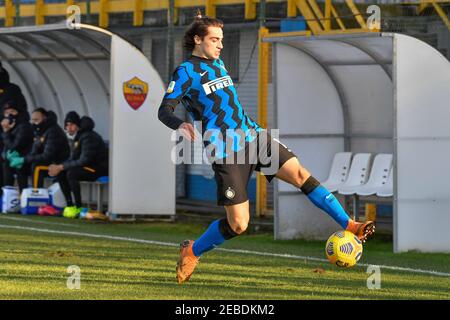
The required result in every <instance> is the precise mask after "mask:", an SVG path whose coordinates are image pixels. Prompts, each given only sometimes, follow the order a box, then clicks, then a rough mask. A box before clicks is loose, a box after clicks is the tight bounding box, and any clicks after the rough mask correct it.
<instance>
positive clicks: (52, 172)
mask: <svg viewBox="0 0 450 320" xmlns="http://www.w3.org/2000/svg"><path fill="white" fill-rule="evenodd" d="M63 170H64V167H63V165H62V164H51V165H49V167H48V175H49V176H50V177H55V176H57V175H58V174H59V173H60V172H61V171H63Z"/></svg>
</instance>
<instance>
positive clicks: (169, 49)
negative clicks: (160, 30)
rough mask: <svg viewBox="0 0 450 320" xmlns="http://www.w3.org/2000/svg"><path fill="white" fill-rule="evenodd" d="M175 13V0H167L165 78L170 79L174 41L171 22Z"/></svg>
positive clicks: (172, 66)
mask: <svg viewBox="0 0 450 320" xmlns="http://www.w3.org/2000/svg"><path fill="white" fill-rule="evenodd" d="M174 13H175V0H169V10H168V12H167V24H168V28H167V79H170V77H171V75H172V72H173V68H174V51H175V47H174V41H173V23H174Z"/></svg>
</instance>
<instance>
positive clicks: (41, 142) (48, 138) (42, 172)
mask: <svg viewBox="0 0 450 320" xmlns="http://www.w3.org/2000/svg"><path fill="white" fill-rule="evenodd" d="M31 126H32V127H33V133H34V143H33V147H32V149H31V152H30V153H29V154H27V155H26V156H25V157H13V158H12V159H11V160H10V166H11V167H13V168H17V169H20V168H21V167H22V166H23V165H31V172H32V177H33V188H42V187H43V185H44V177H46V176H47V171H48V166H49V165H50V164H54V163H61V162H63V161H65V160H67V159H68V158H69V156H70V148H69V142H68V141H67V137H66V133H65V132H64V130H63V129H62V128H61V127H60V126H59V125H58V123H57V116H56V114H55V113H54V112H53V111H47V110H45V109H44V108H37V109H35V110H34V111H33V113H32V114H31Z"/></svg>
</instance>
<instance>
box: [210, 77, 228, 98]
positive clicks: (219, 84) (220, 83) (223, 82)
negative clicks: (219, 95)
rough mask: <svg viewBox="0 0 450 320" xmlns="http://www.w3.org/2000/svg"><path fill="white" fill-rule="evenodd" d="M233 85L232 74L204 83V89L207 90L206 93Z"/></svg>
mask: <svg viewBox="0 0 450 320" xmlns="http://www.w3.org/2000/svg"><path fill="white" fill-rule="evenodd" d="M232 85H233V80H231V78H230V76H225V77H222V78H217V79H215V80H212V81H209V82H207V83H205V84H204V85H203V90H205V93H206V95H209V94H210V93H213V92H216V91H217V90H221V89H223V88H226V87H229V86H232Z"/></svg>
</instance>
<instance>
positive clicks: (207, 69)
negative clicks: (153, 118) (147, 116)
mask: <svg viewBox="0 0 450 320" xmlns="http://www.w3.org/2000/svg"><path fill="white" fill-rule="evenodd" d="M180 102H181V103H182V104H183V105H184V106H185V107H186V110H187V111H188V112H189V114H190V116H191V117H192V119H193V121H200V122H201V124H202V134H205V132H207V131H208V134H207V135H208V136H209V138H207V139H206V140H205V138H204V141H205V146H207V145H208V144H209V143H213V144H214V145H215V147H216V148H217V149H216V157H218V158H221V157H224V156H226V154H222V156H221V155H220V153H221V152H222V151H224V150H225V149H224V145H223V139H225V136H226V135H227V134H228V138H229V132H230V130H229V129H232V130H239V129H240V130H239V131H240V133H241V135H239V136H235V137H233V147H232V149H231V150H233V151H235V152H237V151H239V150H242V148H243V147H244V145H245V144H244V135H245V142H252V141H253V140H254V138H255V132H259V131H261V130H262V128H261V127H260V126H259V125H258V124H257V123H256V122H255V121H253V120H252V119H251V118H250V117H249V116H248V115H247V114H246V113H245V111H244V110H243V108H242V106H241V104H240V102H239V98H238V94H237V92H236V88H235V87H234V84H233V80H232V79H231V77H230V76H229V75H228V72H227V70H226V68H225V66H224V64H223V62H222V60H220V59H217V60H209V59H205V58H200V57H197V56H191V57H190V58H189V59H188V60H187V61H185V62H183V63H182V64H181V65H179V66H178V68H176V70H175V72H174V73H173V76H172V79H171V81H170V83H169V86H168V88H167V92H166V94H165V96H164V99H163V101H162V103H161V107H160V111H161V108H168V107H169V108H170V109H171V111H172V112H173V110H174V108H175V107H176V106H177V105H178V104H179V103H180ZM160 119H161V117H160ZM171 120H172V121H163V119H161V121H163V122H164V123H165V124H166V125H168V126H169V127H171V128H172V129H177V128H178V127H179V126H180V124H181V123H182V122H183V121H182V120H181V119H175V121H174V119H173V118H172V119H171ZM227 130H228V133H227ZM219 132H220V134H221V135H222V137H223V139H217V135H218V134H219ZM242 133H244V135H242ZM237 140H239V142H238V141H237Z"/></svg>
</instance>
